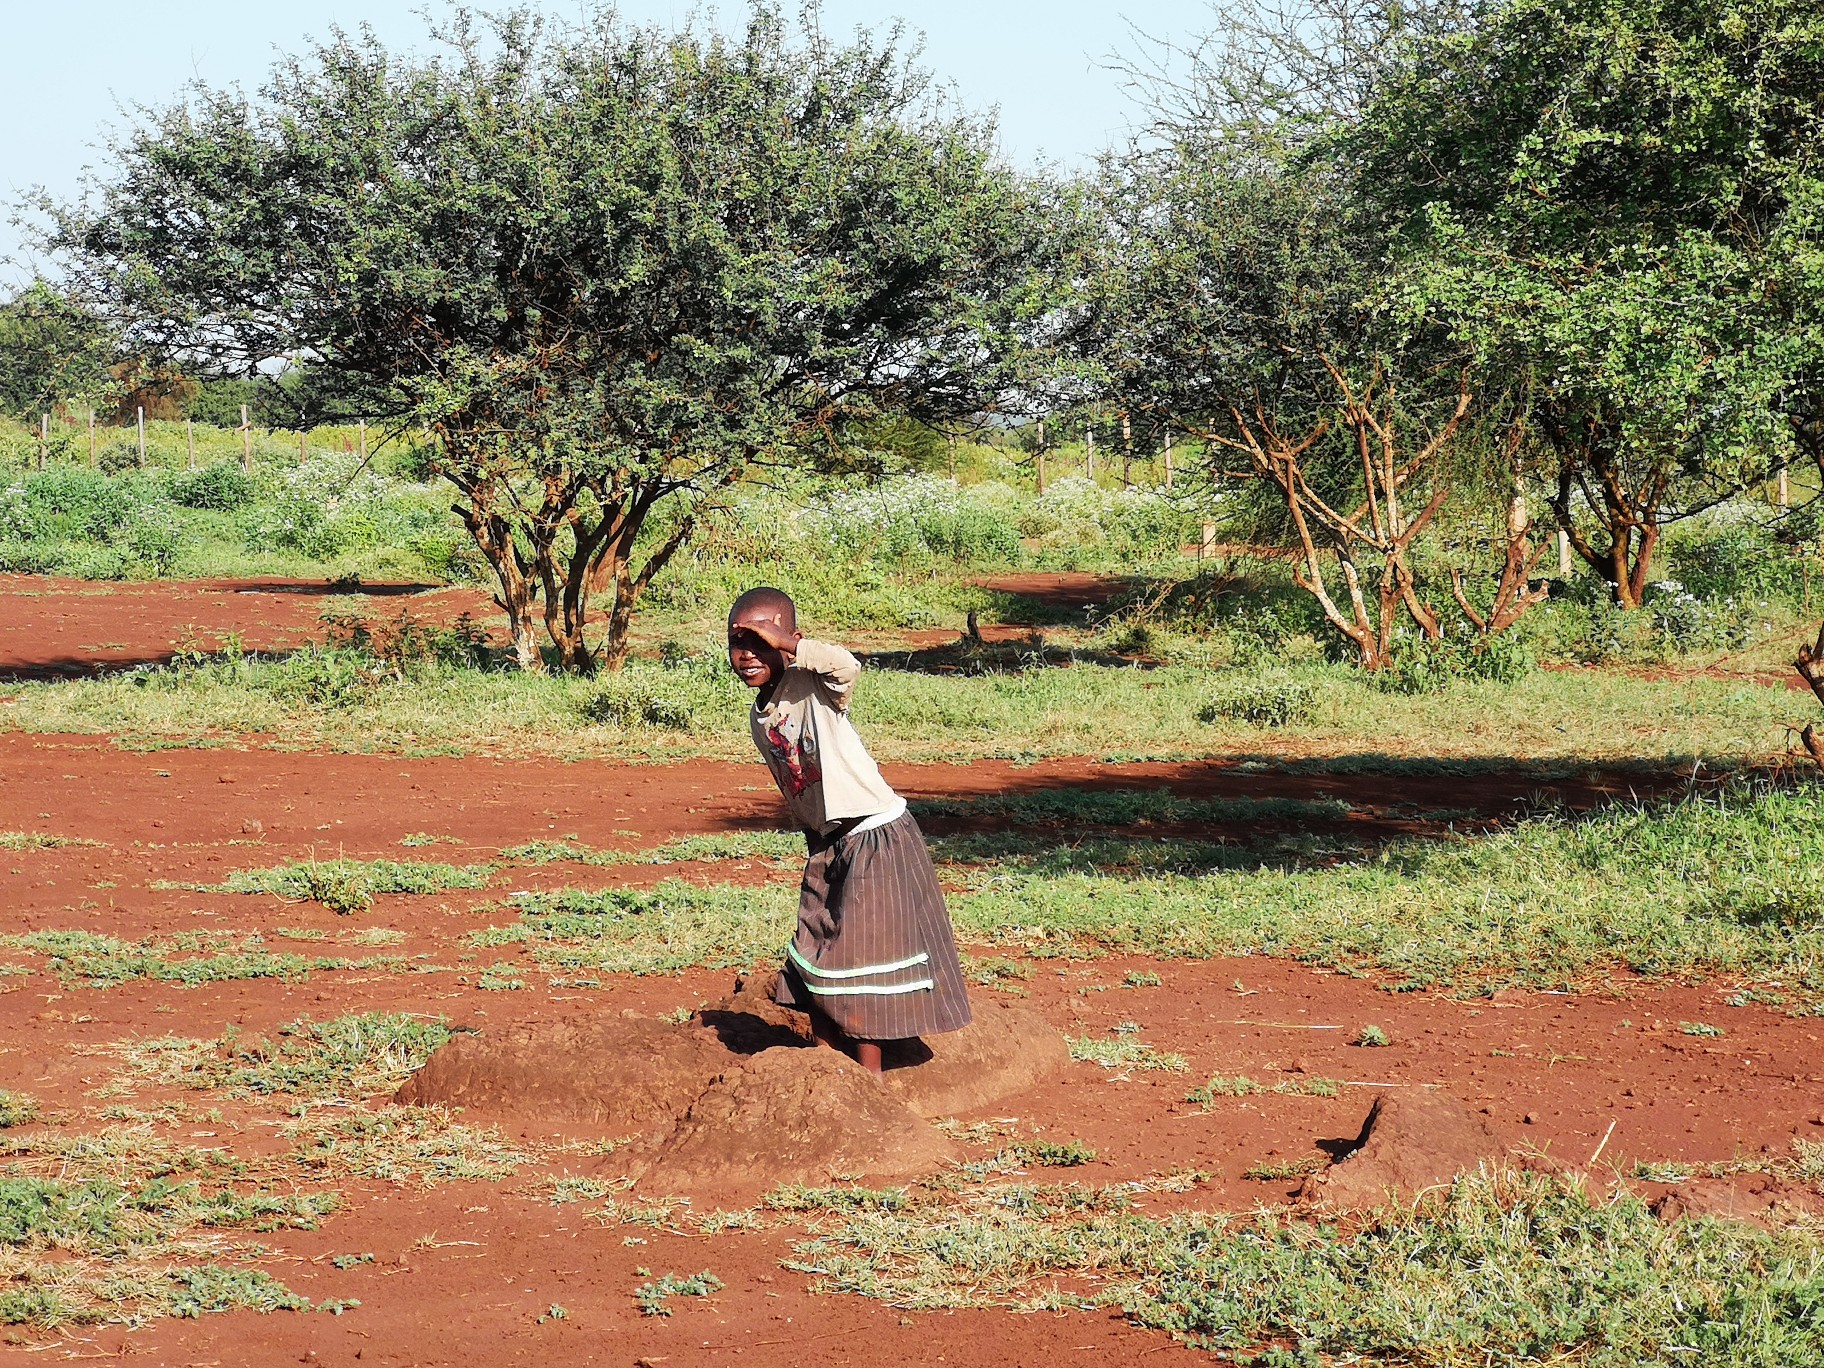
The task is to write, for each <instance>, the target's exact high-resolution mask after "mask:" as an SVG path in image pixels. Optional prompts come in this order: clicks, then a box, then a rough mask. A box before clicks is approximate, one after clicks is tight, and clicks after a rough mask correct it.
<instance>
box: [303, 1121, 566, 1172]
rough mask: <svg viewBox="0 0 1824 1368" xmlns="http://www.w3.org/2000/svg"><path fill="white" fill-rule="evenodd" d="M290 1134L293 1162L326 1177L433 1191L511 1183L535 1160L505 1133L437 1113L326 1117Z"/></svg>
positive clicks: (310, 1122) (305, 1123)
mask: <svg viewBox="0 0 1824 1368" xmlns="http://www.w3.org/2000/svg"><path fill="white" fill-rule="evenodd" d="M282 1134H283V1135H284V1136H285V1138H286V1139H288V1140H294V1141H298V1142H299V1143H298V1144H297V1146H296V1147H295V1148H294V1149H293V1151H292V1153H291V1156H290V1158H291V1161H292V1162H293V1163H295V1164H297V1165H298V1166H299V1167H300V1168H303V1169H304V1170H306V1171H307V1172H309V1173H310V1174H311V1175H312V1176H313V1177H319V1178H378V1179H384V1180H386V1181H389V1182H405V1181H416V1182H418V1183H420V1184H422V1185H424V1186H426V1187H429V1186H432V1185H433V1184H437V1183H447V1182H453V1181H456V1180H461V1179H468V1180H477V1181H493V1180H495V1179H499V1178H506V1177H510V1176H511V1175H512V1174H514V1173H516V1172H517V1171H518V1170H519V1169H520V1168H521V1167H522V1166H524V1165H525V1164H528V1163H530V1162H531V1161H532V1156H531V1155H530V1154H528V1153H526V1152H525V1151H524V1150H522V1149H518V1148H515V1147H514V1146H512V1145H511V1144H509V1143H508V1142H507V1141H506V1140H505V1138H503V1137H502V1136H501V1134H500V1133H499V1132H498V1131H495V1130H492V1129H477V1128H476V1127H473V1126H464V1125H460V1124H458V1123H457V1122H456V1121H455V1120H453V1119H452V1118H451V1117H450V1115H449V1114H448V1113H447V1112H444V1111H442V1110H440V1109H437V1108H434V1107H383V1108H381V1109H380V1110H378V1111H371V1112H369V1111H352V1112H347V1113H343V1114H340V1115H333V1116H329V1117H327V1118H325V1117H324V1116H322V1115H321V1114H318V1115H317V1116H315V1117H312V1118H311V1119H309V1120H306V1121H302V1122H299V1123H296V1124H294V1125H292V1126H288V1127H286V1128H285V1130H284V1131H283V1132H282Z"/></svg>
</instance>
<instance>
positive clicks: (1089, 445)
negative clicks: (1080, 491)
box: [1083, 423, 1096, 484]
mask: <svg viewBox="0 0 1824 1368" xmlns="http://www.w3.org/2000/svg"><path fill="white" fill-rule="evenodd" d="M1083 444H1084V447H1085V449H1086V451H1087V454H1086V455H1085V456H1084V458H1083V473H1084V475H1085V476H1086V477H1087V478H1088V479H1089V481H1090V482H1091V483H1092V484H1093V483H1094V482H1095V478H1096V430H1095V429H1094V428H1093V427H1091V426H1090V425H1089V424H1087V423H1085V424H1084V425H1083Z"/></svg>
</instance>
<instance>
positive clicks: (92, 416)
mask: <svg viewBox="0 0 1824 1368" xmlns="http://www.w3.org/2000/svg"><path fill="white" fill-rule="evenodd" d="M89 464H90V465H94V464H95V405H93V404H90V405H89Z"/></svg>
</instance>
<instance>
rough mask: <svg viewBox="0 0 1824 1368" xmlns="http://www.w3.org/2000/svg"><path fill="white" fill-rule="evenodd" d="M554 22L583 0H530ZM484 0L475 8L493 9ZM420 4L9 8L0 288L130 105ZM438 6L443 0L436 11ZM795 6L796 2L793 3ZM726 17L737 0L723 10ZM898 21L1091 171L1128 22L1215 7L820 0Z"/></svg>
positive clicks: (955, 74) (645, 17) (973, 92)
mask: <svg viewBox="0 0 1824 1368" xmlns="http://www.w3.org/2000/svg"><path fill="white" fill-rule="evenodd" d="M536 3H537V4H538V7H539V8H541V9H545V10H548V11H550V12H552V13H554V14H558V15H573V14H575V13H577V12H578V11H579V6H578V5H577V3H576V0H536ZM487 7H488V6H487V5H486V4H485V3H484V4H482V5H480V6H478V8H487ZM425 8H426V0H367V3H364V4H353V3H349V2H348V0H289V2H288V3H284V4H258V3H254V4H249V3H247V2H246V0H239V3H228V0H192V2H191V3H158V2H157V0H153V3H147V0H136V3H133V4H127V3H123V2H122V0H13V4H11V5H9V6H8V9H9V11H10V12H9V13H8V15H7V18H6V27H7V38H8V44H7V46H8V50H9V51H8V61H7V62H6V69H5V72H4V75H0V291H5V290H9V289H10V288H11V287H12V286H15V285H17V284H19V283H22V282H23V281H24V280H27V279H29V278H30V276H31V274H32V264H31V262H30V261H29V260H18V259H17V258H19V257H20V256H21V253H22V250H23V249H22V247H21V238H20V234H19V232H18V230H17V229H16V228H15V227H14V226H13V224H12V222H11V219H12V218H13V205H14V203H15V202H16V201H17V200H18V199H19V198H20V197H21V196H22V195H24V194H26V193H28V192H29V191H31V190H32V189H33V188H34V187H36V186H44V187H46V188H48V189H49V190H50V191H51V192H52V193H53V194H54V195H56V196H58V197H59V198H70V197H73V196H74V194H75V192H76V189H77V186H78V183H79V181H80V178H81V173H82V169H83V168H84V167H85V166H101V165H105V153H104V151H103V144H105V142H106V140H107V138H108V135H109V130H110V129H119V128H121V127H123V126H130V122H131V114H130V112H128V113H123V108H124V109H126V110H129V111H130V109H131V107H132V106H135V105H144V104H151V105H162V104H167V103H170V102H172V101H174V100H175V99H176V98H177V97H178V95H179V94H180V92H181V89H182V87H183V86H184V84H185V83H186V82H188V81H191V80H194V79H198V78H200V79H202V80H203V81H205V82H207V83H209V84H211V85H233V84H240V85H243V86H246V87H248V88H249V89H251V88H254V87H257V86H258V85H259V83H260V80H261V78H262V77H263V76H264V74H265V72H266V70H267V69H268V68H269V67H270V66H271V64H272V61H273V58H274V55H275V54H276V53H278V52H283V51H292V50H295V49H297V48H299V47H301V46H302V45H303V40H304V39H306V38H309V37H320V36H322V35H324V34H325V33H326V32H327V31H328V30H329V28H330V27H331V26H332V25H335V24H340V25H341V26H343V27H344V28H348V29H354V28H357V27H359V26H360V25H361V24H362V23H367V24H370V25H371V26H372V27H373V28H374V30H375V32H376V33H378V34H379V36H380V38H381V40H382V41H383V42H385V43H386V44H387V46H388V47H390V48H394V49H411V48H417V47H421V46H422V45H423V43H424V34H425V23H424V20H423V19H422V18H420V17H419V15H418V14H417V13H415V11H421V10H423V9H425ZM431 8H432V9H433V10H434V11H436V10H439V9H440V8H441V7H440V6H438V5H433V6H431ZM693 8H695V7H694V6H692V5H690V4H688V3H672V2H671V0H623V3H622V4H621V6H620V10H621V13H622V14H623V15H624V16H626V17H627V18H628V19H629V20H631V21H634V22H637V23H652V22H656V23H669V22H674V21H677V20H680V19H682V18H683V17H684V16H685V15H687V14H688V13H690V12H691V10H692V9H693ZM787 8H788V10H789V9H790V8H791V6H790V4H788V5H787ZM719 9H720V11H721V14H722V16H723V22H724V23H728V22H730V21H734V20H738V19H739V17H740V16H741V15H743V14H745V12H746V7H745V5H744V4H730V3H724V4H722V5H721V6H719ZM895 18H900V19H903V20H905V21H906V23H907V24H908V26H910V27H911V28H913V29H915V30H920V31H922V32H923V33H924V35H925V40H926V41H925V56H924V61H925V65H927V66H928V67H930V68H931V69H932V70H933V71H935V72H936V73H937V74H938V75H939V76H940V77H942V78H944V79H946V80H948V81H950V82H951V83H953V84H954V86H955V87H956V89H957V91H958V93H959V94H960V95H961V97H962V99H963V101H964V103H965V104H966V105H968V106H969V107H971V108H974V109H978V110H985V109H987V108H989V107H991V106H998V107H999V110H1000V128H1001V145H1002V149H1003V151H1004V153H1005V155H1006V156H1007V158H1008V159H1009V160H1010V161H1012V162H1014V163H1016V164H1020V165H1032V164H1034V163H1036V162H1038V161H1040V160H1042V159H1050V160H1052V161H1055V162H1058V163H1061V164H1063V165H1065V166H1069V167H1081V166H1085V165H1087V164H1089V162H1090V161H1091V159H1093V158H1094V156H1095V154H1096V153H1097V152H1098V151H1100V150H1101V149H1102V148H1103V147H1105V146H1107V145H1108V144H1110V143H1112V142H1115V141H1118V140H1119V139H1120V138H1121V137H1122V136H1124V134H1125V133H1126V131H1127V129H1128V126H1129V123H1130V121H1131V120H1132V119H1134V118H1135V107H1134V105H1133V103H1132V102H1131V100H1130V99H1129V98H1128V96H1127V95H1125V94H1124V93H1123V91H1122V89H1121V81H1120V78H1119V77H1118V76H1117V75H1116V73H1114V72H1113V71H1110V70H1107V69H1105V63H1106V60H1107V58H1108V55H1109V54H1110V53H1111V52H1115V51H1124V52H1127V51H1133V50H1134V48H1135V40H1134V39H1133V36H1132V31H1131V30H1130V27H1129V25H1130V23H1131V24H1132V25H1133V26H1134V27H1136V28H1138V29H1140V30H1142V31H1144V32H1147V33H1150V34H1154V35H1157V36H1163V37H1171V38H1178V39H1184V38H1188V37H1190V36H1192V35H1194V34H1196V33H1199V32H1201V31H1203V30H1206V29H1208V28H1210V27H1211V26H1212V23H1213V15H1212V13H1211V11H1210V7H1209V5H1208V3H1206V0H1113V3H1109V4H1099V3H1096V0H1054V3H1050V4H1046V3H1040V0H999V3H992V2H991V0H873V2H872V3H869V2H868V0H825V4H824V28H825V30H826V31H827V32H829V33H831V34H833V35H841V34H845V33H849V32H851V31H853V30H854V29H855V27H856V26H857V25H863V26H867V27H870V28H872V27H879V26H883V25H885V24H886V23H888V22H890V21H891V20H893V19H895Z"/></svg>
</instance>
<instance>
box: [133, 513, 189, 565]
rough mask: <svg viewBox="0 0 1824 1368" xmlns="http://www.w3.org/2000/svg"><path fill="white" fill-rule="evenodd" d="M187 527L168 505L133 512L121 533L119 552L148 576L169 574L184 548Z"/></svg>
mask: <svg viewBox="0 0 1824 1368" xmlns="http://www.w3.org/2000/svg"><path fill="white" fill-rule="evenodd" d="M183 543H184V525H183V522H182V520H181V519H180V518H179V517H178V516H177V513H176V512H175V511H174V510H173V509H172V508H171V507H170V506H169V505H165V504H147V505H142V506H141V507H139V508H137V509H135V510H134V512H133V515H132V517H131V518H130V519H129V520H128V522H127V524H126V526H125V528H123V529H122V532H121V546H120V550H121V551H123V552H124V553H125V557H126V559H127V561H128V562H129V563H130V564H131V566H132V568H133V569H134V570H136V571H138V572H139V573H141V574H144V575H148V576H157V575H167V574H170V573H171V567H172V566H173V565H175V564H176V563H177V555H178V552H179V551H180V550H181V549H182V548H183Z"/></svg>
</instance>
